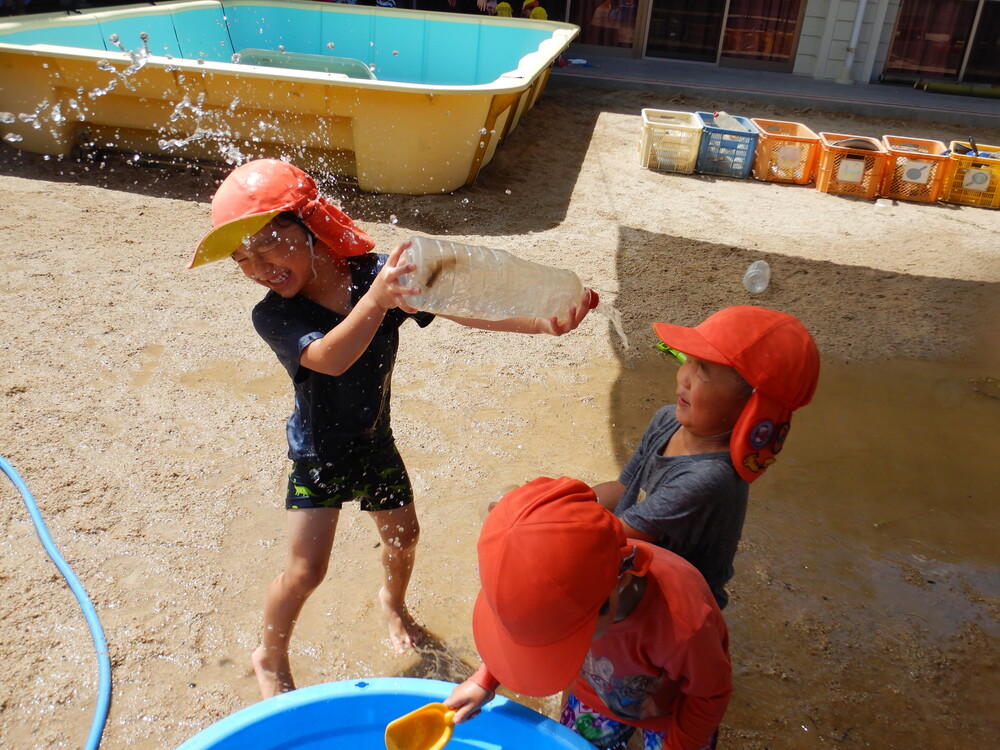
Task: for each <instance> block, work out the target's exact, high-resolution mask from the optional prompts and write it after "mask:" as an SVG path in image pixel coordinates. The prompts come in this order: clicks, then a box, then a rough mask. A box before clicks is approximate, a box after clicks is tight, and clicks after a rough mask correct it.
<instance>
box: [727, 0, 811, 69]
mask: <svg viewBox="0 0 1000 750" xmlns="http://www.w3.org/2000/svg"><path fill="white" fill-rule="evenodd" d="M804 6H805V3H803V2H802V0H730V3H729V13H728V15H727V17H726V33H725V34H724V35H723V37H722V49H721V50H720V55H719V63H720V64H722V65H733V66H736V67H741V68H746V67H752V68H763V69H767V70H776V71H782V72H789V73H790V72H791V70H792V67H793V65H794V62H795V49H796V46H797V44H798V38H799V26H800V24H801V21H802V11H803V10H804Z"/></svg>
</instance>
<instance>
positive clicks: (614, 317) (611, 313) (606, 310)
mask: <svg viewBox="0 0 1000 750" xmlns="http://www.w3.org/2000/svg"><path fill="white" fill-rule="evenodd" d="M594 312H596V313H600V314H601V315H603V316H604V317H606V318H607V319H608V320H610V321H611V325H612V326H614V329H615V332H616V333H617V334H618V337H619V338H620V339H621V340H622V346H623V347H625V348H626V349H628V336H626V335H625V326H624V325H622V314H621V311H619V310H618V308H616V307H614V306H613V305H609V304H608V303H607V302H605V301H604V300H603V299H602V300H598V302H597V307H595V308H594Z"/></svg>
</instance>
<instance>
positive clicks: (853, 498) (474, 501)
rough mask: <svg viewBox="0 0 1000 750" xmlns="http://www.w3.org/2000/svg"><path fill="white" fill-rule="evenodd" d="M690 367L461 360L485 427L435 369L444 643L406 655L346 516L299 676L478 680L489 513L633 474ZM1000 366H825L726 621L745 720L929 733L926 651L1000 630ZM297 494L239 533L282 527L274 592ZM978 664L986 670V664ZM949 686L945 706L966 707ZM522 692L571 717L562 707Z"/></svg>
mask: <svg viewBox="0 0 1000 750" xmlns="http://www.w3.org/2000/svg"><path fill="white" fill-rule="evenodd" d="M223 365H224V363H220V364H218V366H215V365H213V366H210V367H208V368H207V369H206V370H205V371H203V372H200V373H198V374H195V375H192V377H193V378H195V380H196V381H199V382H200V383H201V384H202V386H214V384H215V381H225V382H227V383H232V380H233V378H232V377H231V373H230V371H229V370H228V368H226V367H224V366H223ZM418 369H419V368H418ZM676 369H677V365H676V363H674V362H673V361H672V360H670V359H669V358H667V357H664V356H661V355H659V354H658V353H656V352H655V351H652V350H651V351H649V352H648V353H643V354H641V355H639V356H636V357H634V358H627V359H626V361H625V365H624V367H623V368H622V369H621V370H619V369H618V368H613V367H607V363H602V364H601V365H598V364H595V365H594V366H593V367H591V368H581V369H579V370H577V371H576V373H575V374H576V375H578V376H579V377H578V378H576V379H574V380H572V381H571V382H567V381H566V380H565V379H560V378H559V377H558V373H554V374H552V375H551V377H545V378H542V379H539V380H537V381H529V382H524V381H519V382H518V383H517V398H516V400H505V398H504V397H503V395H502V394H498V393H497V392H495V390H494V392H490V386H491V382H490V378H489V376H488V375H485V374H483V373H479V372H477V371H476V368H474V367H471V366H470V367H469V371H468V372H464V371H462V367H459V368H458V369H457V370H455V369H454V368H452V370H450V375H451V376H452V377H454V378H456V379H457V380H458V381H459V382H461V383H463V387H464V388H467V389H468V390H469V392H472V393H479V392H482V393H483V395H482V400H483V404H478V403H466V402H463V403H466V406H465V407H463V413H464V410H465V409H469V410H471V411H473V412H474V413H475V418H476V420H477V424H476V426H475V428H474V429H471V430H470V428H469V422H468V418H462V417H461V416H460V414H459V413H458V412H456V411H454V409H453V408H452V405H450V404H449V403H448V401H447V399H444V400H442V399H440V398H439V399H438V400H436V401H431V400H428V399H430V398H431V397H432V396H431V395H430V394H428V393H425V392H424V391H423V390H422V388H423V386H422V385H421V384H422V383H424V381H425V380H426V378H423V377H422V378H421V379H419V380H415V381H413V383H411V384H409V385H402V386H401V387H399V388H398V389H397V392H396V399H397V402H396V404H394V411H395V412H396V415H397V434H398V436H399V438H400V447H401V450H402V451H403V453H404V456H405V458H406V461H407V464H408V466H409V467H410V471H411V474H412V476H413V480H414V485H415V488H416V490H417V496H418V502H419V503H420V509H419V514H420V518H421V525H422V535H421V547H420V549H419V550H418V554H417V566H416V569H415V571H414V579H413V585H412V586H411V596H410V603H411V606H412V607H413V610H414V611H415V612H416V613H418V616H421V618H422V619H423V620H424V621H425V622H429V624H430V625H431V626H432V635H433V638H432V639H431V642H430V643H429V645H428V648H427V649H425V651H424V652H423V653H422V654H416V655H408V656H404V657H401V658H400V657H395V656H393V655H391V654H390V653H389V651H388V648H387V646H386V643H385V633H384V625H383V623H382V622H381V618H380V617H379V614H378V612H377V610H376V609H375V603H374V592H375V591H377V588H378V585H379V583H380V575H381V573H380V570H379V566H378V564H377V551H376V549H375V548H374V542H375V541H376V534H375V529H374V527H373V525H372V524H371V522H370V520H369V519H368V518H367V517H365V514H362V513H360V512H357V511H356V510H354V509H352V510H350V511H346V512H345V513H343V514H342V516H341V523H340V528H339V529H338V534H337V541H336V545H335V548H334V552H333V557H332V560H331V568H330V575H329V580H328V582H327V584H325V585H324V586H323V587H321V589H320V590H319V591H318V592H317V594H316V595H315V596H314V597H313V598H311V599H310V602H309V604H308V605H307V607H306V610H305V611H304V612H303V615H302V618H301V622H300V624H299V627H298V629H297V631H296V636H295V639H294V640H293V655H292V658H293V665H294V667H295V669H296V674H297V677H298V679H299V681H300V684H314V683H317V682H323V681H328V680H337V679H350V678H356V677H364V676H375V675H387V674H405V675H409V676H416V677H428V678H435V679H445V680H458V679H460V678H461V677H462V676H464V675H465V674H468V673H469V672H471V670H472V669H473V668H474V667H475V666H476V665H477V663H478V662H477V658H476V655H475V647H474V643H473V641H472V637H471V629H470V623H471V609H472V603H473V601H474V598H475V593H476V591H477V588H478V585H477V580H476V551H475V541H476V538H477V536H478V531H479V528H480V524H481V521H482V517H483V513H482V507H481V506H483V505H485V502H487V501H488V500H490V499H493V498H494V496H495V494H496V492H497V491H499V490H501V489H502V488H504V487H506V486H509V485H511V484H515V483H520V482H523V481H526V480H527V479H530V478H532V477H534V476H538V475H540V474H547V475H550V476H551V475H558V474H567V475H570V476H577V477H579V478H581V479H584V480H585V481H591V482H596V481H602V480H605V479H610V478H612V477H614V476H616V475H617V471H618V469H619V468H620V466H621V465H622V464H623V463H624V461H625V460H627V458H628V456H629V455H630V453H631V451H632V449H633V448H634V446H635V443H636V442H637V441H638V439H639V437H640V436H641V434H642V431H643V430H644V429H645V427H646V425H647V423H648V420H649V418H650V417H651V415H652V414H653V413H654V412H655V411H656V409H657V408H658V407H659V406H660V405H661V404H663V403H667V402H671V401H673V398H674V396H673V394H674V388H675V385H674V378H675V373H676ZM998 373H1000V371H998V368H997V367H996V366H995V365H994V364H974V363H970V362H939V361H932V360H899V361H890V362H879V363H854V364H844V363H836V362H832V363H831V362H826V363H824V366H823V371H822V375H821V380H820V387H819V390H818V392H817V394H816V398H815V399H814V401H813V403H812V404H810V405H809V406H807V407H805V408H804V409H802V410H801V411H800V412H799V413H797V414H796V415H795V418H794V420H793V428H792V431H791V435H790V439H789V441H788V443H787V445H786V448H785V451H784V452H783V453H782V455H781V458H780V459H779V461H778V463H777V464H776V466H775V467H774V468H773V469H772V470H771V471H770V472H769V473H768V474H767V475H766V476H765V478H763V479H762V480H760V481H759V482H757V483H755V484H754V485H753V487H752V491H751V502H750V511H749V515H748V520H747V526H746V529H745V531H744V546H743V548H741V551H740V554H739V555H738V557H737V560H736V568H737V570H736V577H735V579H734V580H733V586H732V588H733V589H734V592H735V593H736V596H735V597H734V600H733V605H732V606H731V607H730V608H729V609H727V613H726V614H727V619H728V620H729V622H730V628H731V633H732V638H733V654H734V665H735V669H736V680H737V693H736V695H734V702H733V705H732V706H731V709H730V712H729V715H728V716H727V720H726V725H727V727H729V728H730V729H731V730H732V729H733V728H735V730H736V731H743V732H749V733H750V734H749V735H747V736H755V733H756V734H757V735H759V736H761V737H770V738H771V739H775V738H778V739H780V743H779V744H780V745H781V746H783V747H789V748H800V747H801V748H812V747H818V746H820V745H823V744H824V742H827V741H829V740H830V739H837V738H841V737H848V738H853V739H858V738H863V739H864V741H866V742H869V743H872V742H874V743H876V744H878V745H879V746H880V747H883V748H890V747H891V748H895V747H900V748H901V747H904V746H906V744H905V740H906V738H907V737H909V736H910V735H909V734H907V733H903V734H899V733H898V732H896V730H888V729H885V728H884V726H885V725H884V721H882V719H884V715H885V714H887V715H895V714H896V713H900V712H905V711H907V710H908V707H909V706H911V705H912V702H913V701H914V700H916V701H918V702H919V701H920V700H921V695H922V693H921V691H922V690H923V689H924V688H923V687H921V680H920V677H919V675H917V677H913V676H912V675H911V676H907V672H908V670H909V669H910V668H911V667H912V665H913V664H914V663H916V662H914V661H912V659H913V657H912V654H913V653H914V650H919V649H929V651H928V653H932V654H941V653H945V654H950V653H953V652H952V651H949V650H948V649H951V648H953V646H954V643H955V642H958V641H960V640H961V638H962V637H964V633H965V629H966V628H967V627H969V626H970V624H972V625H975V627H977V628H980V629H982V630H983V631H984V632H985V633H986V637H987V638H989V637H992V638H995V637H997V636H1000V627H998V624H997V620H996V618H995V615H994V614H991V610H989V607H990V606H991V605H990V601H991V598H992V600H993V601H995V600H996V597H997V596H998V594H1000V564H998V561H997V550H996V540H997V539H998V538H1000V533H998V532H1000V520H998V519H997V516H996V514H995V512H994V505H995V500H994V498H995V497H996V496H997V495H998V494H1000V493H998V490H1000V486H998V485H1000V481H998V479H997V477H996V472H995V471H993V470H992V463H993V457H995V456H997V455H1000V431H997V429H996V426H997V425H998V424H1000V398H997V397H995V396H996V395H1000V394H996V393H995V392H994V390H993V386H992V385H991V380H990V379H991V378H992V377H995V376H996V375H997V374H998ZM281 378H283V375H282V374H280V373H279V374H278V375H276V376H275V379H276V380H281ZM191 384H195V383H191ZM493 386H494V388H496V382H495V381H493ZM282 387H283V386H282ZM275 390H276V391H277V392H280V390H281V387H277V388H276V389H275ZM433 392H434V391H433V390H432V392H431V393H433ZM476 398H478V396H477V397H476ZM540 436H543V437H540ZM542 444H543V445H544V446H545V450H544V451H540V450H539V445H542ZM456 446H460V447H461V448H460V449H459V448H457V447H456ZM277 495H278V490H277V489H276V491H275V497H274V498H273V499H272V498H268V499H266V500H265V501H264V505H263V506H260V507H258V508H257V509H256V510H252V511H251V512H250V513H248V514H247V515H245V516H244V517H243V518H241V519H239V520H237V521H236V522H235V523H236V525H237V527H238V528H237V529H235V530H234V533H233V536H234V538H254V539H260V538H261V536H262V533H261V532H262V530H263V531H265V532H267V533H264V534H263V536H264V537H267V538H269V539H271V540H272V541H271V542H270V543H269V544H268V545H267V548H266V555H263V557H266V558H267V559H266V560H264V559H257V560H256V561H255V570H254V571H253V573H252V575H251V576H250V577H251V578H252V579H253V580H252V581H249V582H245V583H249V586H247V587H246V590H256V591H257V592H258V593H259V595H262V593H263V589H264V587H265V586H266V583H267V581H269V580H270V578H271V576H273V575H274V574H275V573H276V572H277V570H278V569H279V567H280V564H281V559H282V557H283V544H284V542H283V535H282V532H281V531H280V526H281V524H282V523H283V521H282V520H281V519H282V516H283V513H282V512H281V511H280V510H279V509H277V504H278V502H279V498H278V496H277ZM272 500H273V506H274V507H272V506H271V505H270V503H271V502H272ZM263 551H264V550H258V552H263ZM258 566H259V567H258ZM762 581H764V582H763V583H762ZM747 592H749V593H747ZM740 593H742V594H743V596H742V597H741V596H740ZM755 596H759V597H760V599H759V600H758V601H754V600H752V598H753V597H755ZM235 606H236V604H235V603H234V607H235ZM239 610H240V611H239V612H238V613H237V612H234V613H233V615H234V616H235V617H237V618H240V619H242V620H243V621H244V623H245V625H246V630H245V631H244V632H245V633H246V635H247V640H246V642H244V643H241V644H239V645H238V646H237V647H236V648H234V653H233V654H232V655H230V656H231V658H232V659H233V661H235V662H236V663H237V664H240V665H243V664H244V662H245V658H246V653H248V652H249V650H250V648H251V647H252V645H253V642H254V641H255V640H256V637H257V633H256V629H257V627H259V626H258V625H257V621H258V618H259V604H257V603H254V602H248V601H246V600H241V601H240V602H239ZM859 639H863V643H862V642H859ZM852 641H853V642H852ZM803 644H806V645H805V646H804V647H803ZM824 649H829V650H830V652H829V653H833V654H835V655H837V656H834V657H831V656H830V655H829V653H827V652H826V651H824ZM921 653H923V652H921ZM840 655H843V658H844V660H845V664H844V666H843V667H842V668H841V669H840V670H839V671H837V673H836V674H833V675H830V676H827V675H822V676H817V677H813V676H812V675H815V674H816V673H817V672H822V670H823V669H824V668H826V667H829V666H830V665H831V663H832V662H831V659H836V658H837V657H838V656H840ZM897 662H898V663H897ZM959 668H963V667H962V666H960V667H959ZM964 668H967V669H970V670H972V671H975V669H976V667H975V663H974V662H970V663H969V664H966V665H964ZM239 669H240V671H241V673H242V676H243V680H242V683H241V692H242V693H243V694H244V695H245V696H246V697H247V699H249V700H252V699H253V696H254V685H253V680H252V677H251V676H250V675H249V674H247V672H246V671H245V666H240V667H239ZM928 669H931V667H928ZM978 672H979V676H978V677H977V678H976V679H977V684H978V685H981V686H986V687H987V688H988V687H989V686H990V685H995V678H994V677H991V676H990V674H989V671H988V669H987V668H986V667H983V668H982V669H979V670H978ZM930 674H937V673H936V672H931V673H930ZM883 679H885V681H886V682H892V681H895V682H896V685H894V687H893V690H892V691H887V692H886V694H885V695H884V696H883V697H882V698H880V699H879V703H878V706H874V705H873V706H870V707H869V706H864V707H862V706H861V705H860V704H859V701H861V702H865V701H866V700H867V699H866V696H868V697H870V696H872V695H873V694H874V693H875V692H876V690H877V684H880V681H881V680H883ZM813 680H815V681H818V684H814V683H813V682H812V681H813ZM991 681H992V682H991ZM928 684H931V681H928ZM927 689H928V690H930V689H932V688H927ZM935 695H936V694H935ZM943 695H944V697H942V698H935V700H939V701H940V703H939V704H936V709H935V710H937V711H940V710H943V708H947V707H948V706H950V705H953V704H954V702H955V700H956V698H955V697H954V696H951V697H949V695H950V694H948V693H947V691H943ZM522 702H524V703H526V704H527V705H530V706H531V707H532V708H535V709H536V710H540V711H541V712H543V713H545V714H547V715H550V716H554V714H555V711H556V709H557V707H558V704H559V698H558V696H556V697H553V698H547V699H542V700H528V699H525V700H523V701H522ZM817 704H822V708H821V709H818V713H817V710H814V706H815V705H817ZM891 707H895V708H891ZM932 713H933V712H932ZM767 717H780V719H777V718H767ZM880 717H881V718H880ZM777 721H780V722H781V726H780V727H778V726H777V725H776V724H775V723H774V722H777ZM880 722H882V723H880ZM862 725H864V726H865V728H864V729H857V728H856V727H861V726H862ZM880 727H883V728H880ZM918 729H919V731H921V732H924V736H925V737H937V735H938V734H939V733H940V732H939V731H938V730H936V729H935V728H934V727H933V726H931V725H930V724H927V723H926V722H925V724H924V725H921V726H920V727H918V726H916V725H914V727H913V728H912V731H911V734H912V732H916V731H917V730H918ZM940 731H944V730H940ZM941 739H944V738H943V736H942V738H941ZM933 744H934V743H931V745H929V746H933Z"/></svg>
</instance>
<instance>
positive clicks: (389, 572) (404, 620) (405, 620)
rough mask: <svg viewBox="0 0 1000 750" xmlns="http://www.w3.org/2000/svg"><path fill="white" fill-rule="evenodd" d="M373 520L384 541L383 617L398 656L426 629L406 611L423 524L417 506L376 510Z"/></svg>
mask: <svg viewBox="0 0 1000 750" xmlns="http://www.w3.org/2000/svg"><path fill="white" fill-rule="evenodd" d="M371 515H372V519H373V520H374V521H375V524H376V525H377V526H378V533H379V536H380V537H381V538H382V567H383V568H384V570H385V582H384V583H383V584H382V588H381V590H380V591H379V592H378V598H379V603H380V604H381V605H382V614H383V615H384V616H385V619H386V622H387V623H388V625H389V640H390V642H391V643H392V648H393V650H394V651H395V652H396V653H397V654H401V653H404V652H405V651H408V650H409V649H411V648H413V647H414V646H416V645H417V644H418V643H420V641H421V639H422V638H423V636H424V630H423V628H421V627H420V625H418V624H417V622H416V620H414V619H413V617H411V616H410V613H409V611H408V610H407V608H406V588H407V586H409V584H410V574H411V573H412V572H413V560H414V557H415V555H416V549H417V538H418V537H419V536H420V524H419V523H418V522H417V513H416V511H415V510H414V507H413V503H410V504H409V505H406V506H403V507H402V508H396V509H394V510H378V511H372V514H371Z"/></svg>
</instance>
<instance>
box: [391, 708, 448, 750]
mask: <svg viewBox="0 0 1000 750" xmlns="http://www.w3.org/2000/svg"><path fill="white" fill-rule="evenodd" d="M454 727H455V712H454V711H453V710H451V709H450V708H448V707H447V706H446V705H444V704H443V703H428V704H427V705H426V706H421V707H420V708H418V709H417V710H416V711H410V713H408V714H406V716H400V717H399V718H398V719H396V720H394V721H391V722H389V726H387V727H386V728H385V746H386V750H441V748H442V747H444V746H445V745H447V744H448V740H450V739H451V732H452V729H454Z"/></svg>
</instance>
